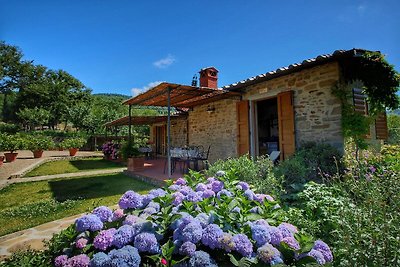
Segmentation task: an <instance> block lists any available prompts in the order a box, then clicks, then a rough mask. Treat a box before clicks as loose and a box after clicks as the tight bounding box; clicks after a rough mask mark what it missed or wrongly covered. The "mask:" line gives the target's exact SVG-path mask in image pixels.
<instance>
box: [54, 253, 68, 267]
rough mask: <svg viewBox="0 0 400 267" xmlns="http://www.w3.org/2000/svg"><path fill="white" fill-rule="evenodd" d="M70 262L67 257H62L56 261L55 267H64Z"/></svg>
mask: <svg viewBox="0 0 400 267" xmlns="http://www.w3.org/2000/svg"><path fill="white" fill-rule="evenodd" d="M67 262H68V256H67V255H60V256H58V257H56V258H55V259H54V266H56V267H64V266H65V265H66V264H67Z"/></svg>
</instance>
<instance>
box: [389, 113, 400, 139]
mask: <svg viewBox="0 0 400 267" xmlns="http://www.w3.org/2000/svg"><path fill="white" fill-rule="evenodd" d="M387 123H388V130H389V140H388V141H389V143H391V144H397V145H400V115H396V114H389V115H388V117H387Z"/></svg>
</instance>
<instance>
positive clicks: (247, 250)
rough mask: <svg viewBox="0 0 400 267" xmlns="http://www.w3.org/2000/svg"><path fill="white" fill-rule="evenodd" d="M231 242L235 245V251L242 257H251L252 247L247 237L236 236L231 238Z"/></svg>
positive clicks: (242, 235)
mask: <svg viewBox="0 0 400 267" xmlns="http://www.w3.org/2000/svg"><path fill="white" fill-rule="evenodd" d="M232 241H233V242H234V243H235V250H236V251H237V252H239V253H240V254H241V255H242V256H244V257H249V256H251V253H252V252H253V245H252V244H251V242H250V240H249V238H248V237H247V235H244V234H236V235H234V236H233V238H232Z"/></svg>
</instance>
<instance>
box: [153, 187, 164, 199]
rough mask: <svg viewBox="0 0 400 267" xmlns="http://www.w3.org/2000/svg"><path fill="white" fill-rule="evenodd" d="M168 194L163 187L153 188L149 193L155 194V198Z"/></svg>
mask: <svg viewBox="0 0 400 267" xmlns="http://www.w3.org/2000/svg"><path fill="white" fill-rule="evenodd" d="M166 194H167V192H165V190H164V189H162V188H157V189H152V190H150V192H149V195H150V196H153V197H154V198H156V197H163V196H165V195H166Z"/></svg>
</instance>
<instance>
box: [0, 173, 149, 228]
mask: <svg viewBox="0 0 400 267" xmlns="http://www.w3.org/2000/svg"><path fill="white" fill-rule="evenodd" d="M153 188H154V186H153V185H150V184H147V183H144V182H142V181H139V180H135V179H134V178H131V177H128V176H125V175H123V174H110V175H100V176H88V177H78V178H70V179H65V178H64V179H54V180H48V181H40V182H27V183H19V184H12V185H9V186H7V187H6V188H3V189H1V190H0V225H1V227H0V236H2V235H5V234H8V233H13V232H16V231H19V230H23V229H27V228H30V227H34V226H37V225H40V224H43V223H46V222H50V221H54V220H57V219H61V218H65V217H68V216H71V215H75V214H80V213H83V212H90V211H92V210H93V209H94V208H95V207H98V206H100V205H105V206H113V205H116V204H118V200H119V199H120V197H121V195H122V194H123V193H125V192H126V191H127V190H134V191H136V192H138V193H141V194H143V193H146V192H147V191H149V190H151V189H153Z"/></svg>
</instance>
